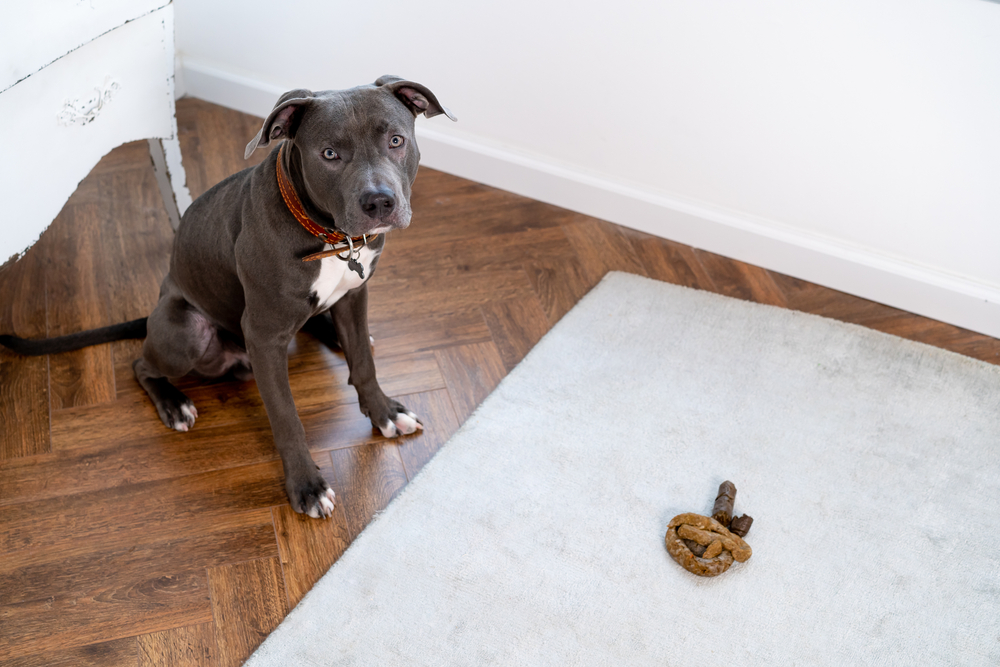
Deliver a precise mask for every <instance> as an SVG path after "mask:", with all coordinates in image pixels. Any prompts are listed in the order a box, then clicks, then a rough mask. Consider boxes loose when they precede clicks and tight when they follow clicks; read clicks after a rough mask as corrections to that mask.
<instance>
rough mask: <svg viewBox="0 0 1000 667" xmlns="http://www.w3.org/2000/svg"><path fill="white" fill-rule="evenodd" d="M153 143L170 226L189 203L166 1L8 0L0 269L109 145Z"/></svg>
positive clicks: (0, 72) (0, 142)
mask: <svg viewBox="0 0 1000 667" xmlns="http://www.w3.org/2000/svg"><path fill="white" fill-rule="evenodd" d="M138 139H147V140H149V145H150V154H151V156H152V161H153V166H154V169H155V171H156V174H157V179H158V181H159V183H160V191H161V193H162V194H163V198H164V203H165V204H166V207H167V212H168V214H169V216H170V220H171V224H172V225H173V226H174V228H175V229H176V228H177V224H178V223H179V221H180V214H181V213H183V211H184V209H185V208H187V206H188V204H190V203H191V195H190V194H189V193H188V190H187V187H186V186H185V184H184V183H185V178H184V169H183V167H182V166H181V160H180V145H179V143H178V141H177V121H176V119H175V118H174V8H173V5H172V4H171V3H170V2H165V1H164V0H42V1H39V2H31V3H27V2H21V3H6V4H5V7H4V20H3V21H2V22H0V146H3V149H2V151H3V152H2V153H0V201H2V202H3V206H2V209H0V210H2V213H0V264H3V263H4V262H5V261H6V260H7V258H9V257H13V256H16V255H18V254H19V253H23V252H24V251H25V250H26V249H27V248H28V247H29V246H30V245H31V244H33V243H34V242H35V241H36V240H37V239H38V236H39V235H40V234H41V233H42V232H43V231H44V230H45V228H46V227H47V226H48V225H49V224H50V223H51V222H52V220H53V218H55V217H56V215H57V214H58V213H59V211H60V209H61V208H62V207H63V205H64V204H65V203H66V200H67V199H69V196H70V195H71V194H72V193H73V191H74V190H75V189H76V187H77V185H78V184H79V182H80V181H81V180H82V179H83V178H84V177H85V176H86V175H87V174H88V173H89V172H90V170H91V169H92V168H93V167H94V165H95V164H97V162H98V161H99V160H100V159H101V157H102V156H104V155H105V154H106V153H107V152H108V151H110V150H111V149H112V148H114V147H116V146H119V145H121V144H123V143H126V142H129V141H135V140H138Z"/></svg>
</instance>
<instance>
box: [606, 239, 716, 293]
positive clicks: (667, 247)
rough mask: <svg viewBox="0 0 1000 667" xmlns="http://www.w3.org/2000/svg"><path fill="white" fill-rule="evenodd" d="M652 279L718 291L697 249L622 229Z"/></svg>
mask: <svg viewBox="0 0 1000 667" xmlns="http://www.w3.org/2000/svg"><path fill="white" fill-rule="evenodd" d="M622 234H624V235H625V237H626V238H627V239H629V241H631V243H632V247H633V248H634V249H635V252H636V255H637V256H638V257H639V261H641V262H642V265H643V266H644V267H645V269H646V274H647V275H648V276H649V277H650V278H656V279H657V280H662V281H664V282H668V283H673V284H675V285H683V286H684V287H694V288H697V289H703V290H708V291H715V285H714V284H713V283H712V279H711V278H710V277H709V275H708V273H707V272H706V271H705V268H704V267H703V266H702V265H701V262H699V261H698V258H697V256H696V255H695V252H694V248H692V247H690V246H686V245H683V244H681V243H675V242H673V241H669V240H667V239H661V238H659V237H657V236H652V235H651V234H646V233H644V232H640V231H637V230H634V229H628V228H622Z"/></svg>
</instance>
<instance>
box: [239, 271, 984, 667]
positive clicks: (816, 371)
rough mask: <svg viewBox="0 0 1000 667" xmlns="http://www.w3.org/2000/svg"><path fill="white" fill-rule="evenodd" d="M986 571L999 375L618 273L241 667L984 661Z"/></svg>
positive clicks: (940, 355) (878, 337)
mask: <svg viewBox="0 0 1000 667" xmlns="http://www.w3.org/2000/svg"><path fill="white" fill-rule="evenodd" d="M724 479H730V480H732V481H733V482H735V483H736V486H737V488H738V489H739V493H738V496H737V499H736V510H737V512H739V513H743V512H747V513H749V514H751V515H752V516H753V517H754V519H755V523H754V525H753V529H752V530H751V531H750V534H749V535H748V536H747V542H748V543H749V544H750V545H751V546H752V547H753V557H752V558H751V559H750V560H749V561H748V562H747V563H744V564H739V563H737V564H734V565H733V567H732V568H731V569H730V570H729V572H727V573H725V574H723V575H722V576H719V577H717V578H714V579H703V578H699V577H696V576H694V575H691V574H689V573H688V572H686V571H684V570H682V569H681V568H680V567H679V566H678V565H677V564H676V563H674V562H673V560H671V559H670V557H669V555H668V554H667V552H666V550H665V548H664V544H663V537H664V533H665V530H666V526H667V522H668V521H669V520H670V518H671V517H673V516H674V515H676V514H679V513H681V512H689V511H693V512H699V513H705V514H707V513H710V511H711V507H712V502H713V500H714V498H715V492H716V489H717V487H718V485H719V483H720V482H722V481H723V480H724ZM998 549H1000V369H998V368H996V367H993V366H990V365H987V364H985V363H981V362H978V361H974V360H971V359H968V358H965V357H961V356H959V355H956V354H951V353H948V352H944V351H941V350H938V349H934V348H931V347H927V346H924V345H920V344H916V343H911V342H907V341H904V340H901V339H898V338H895V337H892V336H887V335H883V334H880V333H876V332H872V331H869V330H867V329H863V328H860V327H856V326H851V325H845V324H841V323H838V322H834V321H831V320H827V319H823V318H820V317H814V316H810V315H804V314H801V313H796V312H790V311H786V310H780V309H777V308H771V307H767V306H760V305H755V304H751V303H745V302H742V301H737V300H734V299H728V298H725V297H720V296H716V295H713V294H708V293H705V292H699V291H695V290H689V289H685V288H681V287H675V286H672V285H667V284H664V283H659V282H656V281H652V280H647V279H644V278H638V277H635V276H631V275H626V274H620V273H616V274H611V275H609V276H608V277H607V278H605V280H604V281H603V282H602V283H601V284H600V285H599V286H598V287H597V288H595V289H594V290H593V291H592V292H591V293H590V294H589V295H587V297H585V298H584V299H583V301H582V302H581V303H580V304H579V305H577V306H576V308H574V309H573V310H572V311H571V312H570V313H569V314H568V315H567V316H566V317H565V318H564V319H563V320H562V321H561V322H559V324H558V325H557V326H556V327H555V328H554V329H553V330H552V331H551V332H550V333H549V334H548V335H547V336H545V338H544V339H543V340H542V341H541V342H540V343H539V344H538V346H537V347H536V348H535V349H534V350H533V351H532V352H531V354H530V355H529V356H528V357H527V358H526V359H525V360H524V361H523V362H522V363H521V364H520V365H519V366H518V367H517V368H516V369H515V370H514V371H513V372H512V373H511V374H510V376H509V377H508V378H507V379H506V380H504V382H503V383H502V384H501V385H500V387H499V388H497V390H496V391H495V392H494V393H493V394H492V395H491V396H490V397H489V398H488V399H487V400H486V402H485V403H484V404H483V405H482V406H481V407H480V409H479V410H478V411H477V412H476V413H475V414H474V415H473V417H471V418H470V420H469V421H468V423H466V424H465V426H463V428H462V429H461V430H460V431H459V433H458V434H456V435H455V437H454V438H453V439H452V440H451V442H450V443H449V444H448V445H447V446H446V447H445V448H444V449H443V450H442V451H441V452H440V453H439V454H438V456H437V457H435V458H434V460H432V461H431V462H430V463H429V464H428V466H427V467H426V468H425V470H424V471H423V472H422V473H421V474H420V475H419V476H418V477H417V479H415V480H414V481H413V483H412V484H410V485H409V486H408V487H407V488H406V489H405V491H404V492H403V493H402V494H401V495H400V497H399V498H397V499H396V500H395V501H394V502H393V503H392V505H391V506H390V507H389V508H388V509H387V510H386V511H385V512H384V513H383V514H382V515H381V516H380V518H379V519H377V520H376V521H375V522H374V523H373V524H372V525H371V526H370V527H369V528H368V529H367V530H365V531H364V532H363V533H362V535H361V536H360V537H358V539H357V540H356V541H355V543H354V544H353V545H352V546H351V548H350V549H349V550H348V551H347V553H346V554H344V556H343V557H342V558H341V559H340V561H339V562H337V563H336V564H335V565H334V566H333V567H332V568H331V570H330V571H329V572H328V573H327V574H326V575H325V576H324V577H323V579H322V580H321V581H320V582H319V583H318V584H317V585H316V587H315V588H314V589H313V590H312V591H311V592H310V593H309V595H307V596H306V598H305V599H304V600H303V601H302V603H301V604H300V605H299V606H298V607H297V608H296V609H295V610H294V611H292V613H291V614H290V615H289V616H288V618H287V619H286V620H285V622H284V623H283V624H282V625H281V626H280V627H279V628H278V629H277V630H276V631H275V632H274V633H273V634H272V635H271V636H270V637H269V638H268V639H267V640H266V641H265V643H264V644H263V645H262V646H261V648H260V649H259V650H258V652H257V653H256V654H255V655H254V656H253V657H252V658H251V659H250V661H249V662H248V663H247V664H248V665H251V666H252V667H261V666H263V665H274V666H279V665H280V666H282V667H285V666H289V665H295V666H299V665H324V666H326V665H470V666H472V665H723V664H730V665H748V664H750V665H786V664H787V665H869V664H878V665H945V664H949V665H997V664H1000V553H998Z"/></svg>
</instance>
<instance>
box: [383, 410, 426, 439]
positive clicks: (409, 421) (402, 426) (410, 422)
mask: <svg viewBox="0 0 1000 667" xmlns="http://www.w3.org/2000/svg"><path fill="white" fill-rule="evenodd" d="M378 428H379V430H380V431H382V435H384V436H385V437H387V438H392V437H395V436H397V435H409V434H411V433H414V432H416V431H419V430H421V429H423V428H424V427H423V425H422V424H421V423H420V422H418V421H417V416H416V415H415V414H413V413H412V412H410V411H406V412H400V413H399V414H398V415H396V419H395V421H389V420H386V422H385V426H379V427H378Z"/></svg>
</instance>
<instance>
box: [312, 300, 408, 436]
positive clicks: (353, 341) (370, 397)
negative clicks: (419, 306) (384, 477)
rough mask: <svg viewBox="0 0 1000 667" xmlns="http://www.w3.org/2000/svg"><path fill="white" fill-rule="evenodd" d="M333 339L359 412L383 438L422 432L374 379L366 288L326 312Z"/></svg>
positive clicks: (405, 410) (406, 412)
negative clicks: (330, 318)
mask: <svg viewBox="0 0 1000 667" xmlns="http://www.w3.org/2000/svg"><path fill="white" fill-rule="evenodd" d="M330 314H331V315H332V316H333V324H334V326H335V327H336V329H337V339H338V341H339V342H340V347H341V349H342V350H343V351H344V356H345V357H347V366H348V368H349V369H350V377H349V379H348V382H350V383H351V384H352V385H353V386H354V388H355V389H357V391H358V404H359V406H360V407H361V412H362V413H363V414H364V415H365V416H367V417H368V418H369V419H371V420H372V425H373V426H374V427H375V428H377V429H378V430H380V431H381V432H382V435H384V436H385V437H387V438H392V437H395V436H397V435H408V434H410V433H413V432H414V431H417V430H418V429H422V428H423V425H422V424H421V423H420V420H419V419H417V416H416V415H415V414H413V413H412V412H410V411H409V410H407V409H406V407H404V406H403V404H402V403H400V402H399V401H396V400H393V399H391V398H389V397H388V396H386V395H385V393H384V392H383V391H382V387H380V386H379V384H378V380H377V379H376V377H375V359H374V358H373V357H372V348H371V338H370V337H369V334H368V285H367V283H366V284H364V285H362V286H361V287H358V288H356V289H353V290H351V291H350V292H348V293H347V294H345V295H344V296H343V297H342V298H341V299H340V300H339V301H337V302H336V303H335V304H333V307H332V308H330Z"/></svg>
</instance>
